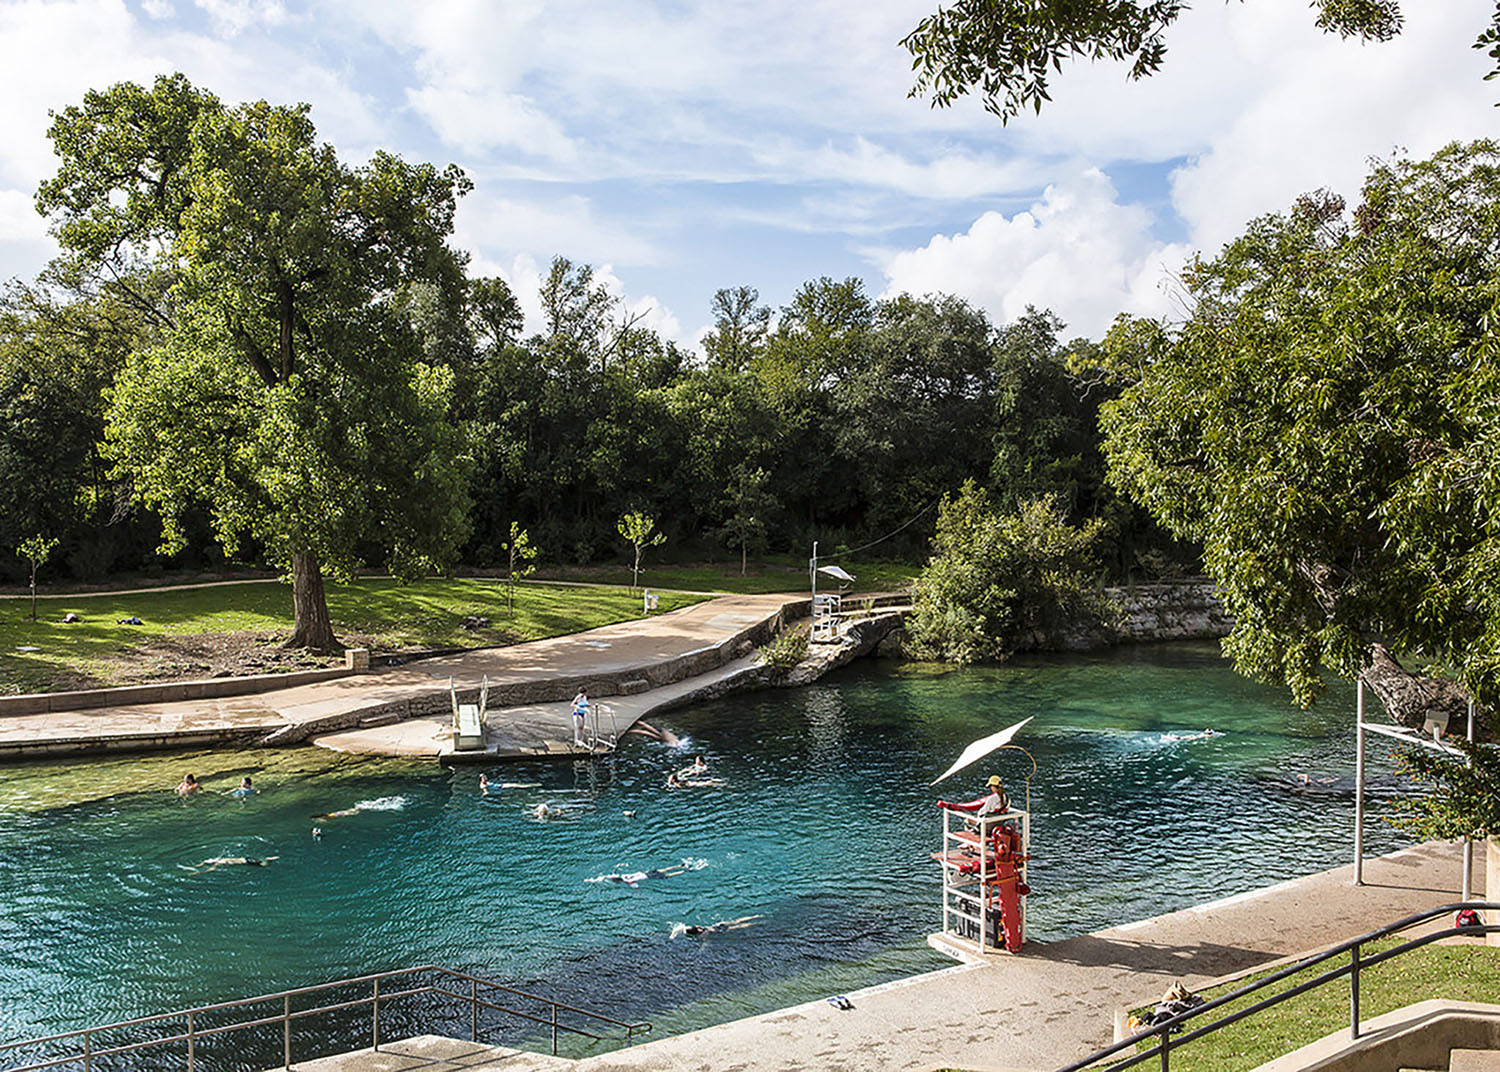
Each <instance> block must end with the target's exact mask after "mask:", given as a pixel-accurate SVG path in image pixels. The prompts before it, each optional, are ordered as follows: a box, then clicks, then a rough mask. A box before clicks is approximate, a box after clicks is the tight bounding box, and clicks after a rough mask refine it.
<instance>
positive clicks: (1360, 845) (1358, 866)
mask: <svg viewBox="0 0 1500 1072" xmlns="http://www.w3.org/2000/svg"><path fill="white" fill-rule="evenodd" d="M1354 696H1355V700H1354V718H1355V723H1354V726H1355V729H1354V884H1355V885H1356V886H1363V885H1364V884H1365V679H1364V678H1360V679H1359V681H1358V682H1357V683H1356V685H1355V687H1354Z"/></svg>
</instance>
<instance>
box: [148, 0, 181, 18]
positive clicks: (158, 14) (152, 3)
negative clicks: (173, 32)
mask: <svg viewBox="0 0 1500 1072" xmlns="http://www.w3.org/2000/svg"><path fill="white" fill-rule="evenodd" d="M141 10H142V11H144V12H145V13H146V15H147V16H148V17H150V18H153V19H170V18H171V17H172V16H173V15H175V14H177V9H176V8H174V7H173V6H172V4H171V0H141Z"/></svg>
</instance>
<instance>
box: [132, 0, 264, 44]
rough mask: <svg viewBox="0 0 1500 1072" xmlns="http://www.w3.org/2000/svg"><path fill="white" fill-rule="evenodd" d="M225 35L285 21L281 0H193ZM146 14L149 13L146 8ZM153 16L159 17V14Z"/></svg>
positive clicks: (233, 34)
mask: <svg viewBox="0 0 1500 1072" xmlns="http://www.w3.org/2000/svg"><path fill="white" fill-rule="evenodd" d="M193 3H194V5H196V6H197V7H198V8H199V10H201V11H203V12H204V13H205V14H207V15H208V17H209V18H210V19H211V20H212V21H213V25H214V29H215V30H217V31H218V32H219V33H220V34H222V35H224V36H225V37H234V36H236V35H238V34H241V33H244V32H245V30H247V29H249V28H250V27H252V26H265V27H275V26H280V25H281V24H282V23H284V22H286V21H287V11H286V7H285V5H283V4H282V3H281V0H193ZM147 14H151V12H150V10H149V9H148V11H147ZM153 17H156V18H159V17H160V16H155V15H153Z"/></svg>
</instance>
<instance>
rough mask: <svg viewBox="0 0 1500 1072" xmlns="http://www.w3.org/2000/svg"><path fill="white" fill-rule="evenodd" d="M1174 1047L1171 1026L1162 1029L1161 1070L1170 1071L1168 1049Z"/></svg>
mask: <svg viewBox="0 0 1500 1072" xmlns="http://www.w3.org/2000/svg"><path fill="white" fill-rule="evenodd" d="M1171 1048H1172V1031H1171V1028H1166V1027H1164V1028H1162V1029H1161V1072H1168V1068H1167V1064H1168V1062H1167V1051H1168V1050H1169V1049H1171Z"/></svg>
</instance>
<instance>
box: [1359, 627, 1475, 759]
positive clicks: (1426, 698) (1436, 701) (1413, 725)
mask: <svg viewBox="0 0 1500 1072" xmlns="http://www.w3.org/2000/svg"><path fill="white" fill-rule="evenodd" d="M1360 676H1361V677H1362V678H1364V681H1365V684H1366V685H1368V686H1369V687H1370V689H1371V690H1372V691H1373V692H1374V693H1375V695H1376V696H1378V697H1380V702H1381V703H1382V704H1384V705H1385V709H1386V712H1387V713H1388V714H1389V715H1390V716H1391V720H1392V721H1393V722H1395V723H1397V724H1398V725H1401V726H1406V727H1408V728H1410V729H1415V730H1420V729H1421V728H1422V723H1423V722H1424V721H1426V719H1427V716H1428V715H1429V714H1446V715H1447V716H1448V732H1449V733H1450V734H1452V735H1454V736H1459V737H1461V736H1463V734H1464V731H1465V724H1466V721H1467V719H1468V717H1469V694H1468V693H1466V692H1465V691H1464V690H1463V688H1462V687H1461V686H1460V685H1459V684H1458V683H1457V682H1455V681H1449V680H1448V679H1447V678H1440V677H1424V676H1423V675H1421V674H1413V673H1412V672H1411V671H1410V670H1408V669H1406V667H1404V666H1402V665H1401V664H1400V663H1399V662H1397V661H1396V657H1395V656H1394V655H1392V654H1391V653H1390V650H1389V649H1388V648H1386V646H1385V645H1384V644H1372V645H1370V665H1369V666H1367V667H1365V671H1364V673H1363V674H1361V675H1360ZM1474 723H1475V730H1476V736H1480V737H1488V736H1489V734H1488V733H1483V732H1478V731H1482V730H1485V729H1487V728H1488V727H1487V726H1486V719H1485V718H1484V712H1482V711H1475V713H1474Z"/></svg>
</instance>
